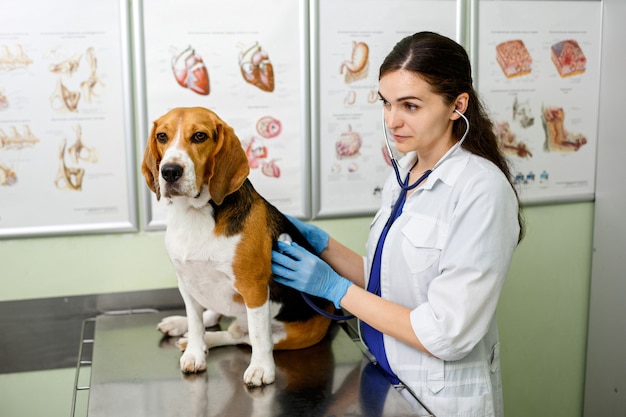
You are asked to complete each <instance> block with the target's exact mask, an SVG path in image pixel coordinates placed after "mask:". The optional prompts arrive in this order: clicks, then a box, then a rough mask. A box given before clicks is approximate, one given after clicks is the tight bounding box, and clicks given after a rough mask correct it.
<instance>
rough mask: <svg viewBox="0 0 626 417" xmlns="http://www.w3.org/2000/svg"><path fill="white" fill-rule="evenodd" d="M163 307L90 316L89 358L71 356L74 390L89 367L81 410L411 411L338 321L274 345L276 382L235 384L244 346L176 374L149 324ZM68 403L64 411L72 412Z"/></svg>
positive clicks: (170, 348) (154, 414)
mask: <svg viewBox="0 0 626 417" xmlns="http://www.w3.org/2000/svg"><path fill="white" fill-rule="evenodd" d="M171 314H172V312H171V311H170V312H167V313H163V312H147V313H144V314H123V315H101V316H98V317H97V318H96V319H95V320H93V323H94V324H93V326H95V327H94V333H93V334H94V336H93V357H92V360H91V362H88V361H84V360H83V361H82V363H81V362H80V361H81V359H82V358H79V366H78V367H77V378H76V381H77V387H75V388H76V389H77V390H75V396H76V394H78V395H80V390H81V387H80V386H79V385H81V382H80V380H81V379H86V378H85V374H87V373H89V374H90V382H88V385H89V387H82V389H84V390H86V391H88V405H87V406H85V408H86V414H87V415H88V416H89V417H109V416H115V417H124V416H132V417H141V416H149V417H159V416H168V417H171V416H186V417H190V416H206V417H209V416H228V417H244V416H259V417H260V416H264V417H265V416H267V417H269V416H290V417H291V416H299V417H300V416H372V417H373V416H389V417H391V416H393V417H398V416H416V415H418V414H417V413H416V412H415V411H414V410H413V409H412V407H411V406H410V404H409V403H408V402H407V401H406V400H405V399H404V398H403V397H402V395H401V394H400V393H399V392H398V391H396V389H395V388H394V387H393V386H392V385H390V384H389V383H388V382H387V380H386V379H385V378H384V376H383V375H382V374H381V373H380V372H379V371H378V370H377V369H376V368H375V367H374V366H373V365H372V364H371V363H370V361H369V360H368V359H367V357H366V356H365V355H364V353H363V352H362V351H361V349H360V348H359V346H358V345H357V344H356V343H355V341H354V340H353V339H352V338H351V337H350V336H349V335H348V333H347V332H346V330H345V329H344V327H343V326H342V325H340V324H335V325H333V326H331V328H330V330H329V333H328V335H327V336H326V338H325V339H324V340H322V341H321V342H320V343H318V344H317V345H315V346H312V347H310V348H307V349H301V350H296V351H275V352H274V358H275V362H276V381H275V382H274V383H273V384H271V385H267V386H264V387H261V388H252V389H250V388H248V387H246V386H245V384H244V383H243V372H244V370H245V369H246V367H247V366H248V363H249V360H250V348H249V347H247V346H225V347H218V348H212V349H211V350H210V351H209V354H208V360H207V370H206V372H203V373H200V374H194V375H185V374H183V373H181V371H180V369H179V366H178V359H179V357H180V354H181V353H180V351H179V349H178V348H177V347H176V346H175V339H174V338H163V337H162V336H161V334H160V333H159V332H158V331H157V330H156V325H157V323H158V322H159V320H160V319H161V317H164V316H166V315H171ZM83 342H87V343H89V342H92V340H84V341H83ZM86 363H90V366H89V367H87V366H86V365H85V364H86ZM86 368H89V372H87V369H86ZM76 403H77V402H76V401H74V404H73V410H72V413H73V414H74V413H76V415H80V414H79V413H78V412H77V411H76Z"/></svg>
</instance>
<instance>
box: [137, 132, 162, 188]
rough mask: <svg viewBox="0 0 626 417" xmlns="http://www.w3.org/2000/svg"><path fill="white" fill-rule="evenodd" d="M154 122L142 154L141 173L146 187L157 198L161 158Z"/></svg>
mask: <svg viewBox="0 0 626 417" xmlns="http://www.w3.org/2000/svg"><path fill="white" fill-rule="evenodd" d="M155 128H156V122H155V123H154V125H153V126H152V131H151V132H150V136H148V140H147V145H146V150H145V151H144V154H143V162H142V163H141V173H142V174H143V176H144V178H145V179H146V184H147V185H148V188H150V190H152V192H153V193H155V194H156V198H157V200H160V199H161V188H160V187H159V164H160V163H161V160H160V158H159V153H158V151H157V148H156V139H155V137H154V135H155V132H154V129H155Z"/></svg>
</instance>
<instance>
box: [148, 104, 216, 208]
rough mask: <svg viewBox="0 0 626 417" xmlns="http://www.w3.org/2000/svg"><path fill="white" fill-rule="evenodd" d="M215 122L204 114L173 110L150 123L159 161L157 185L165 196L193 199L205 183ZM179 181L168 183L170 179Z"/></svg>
mask: <svg viewBox="0 0 626 417" xmlns="http://www.w3.org/2000/svg"><path fill="white" fill-rule="evenodd" d="M216 129H217V126H216V120H215V118H214V117H213V115H212V114H211V113H209V112H208V111H201V110H198V111H189V110H187V111H182V110H180V109H174V110H172V111H170V112H169V113H167V114H165V115H164V116H162V117H160V118H159V119H157V120H156V121H155V122H154V127H153V129H152V136H151V138H150V140H152V141H154V145H155V147H156V149H157V153H158V155H159V157H158V158H157V160H160V164H159V186H160V188H161V194H162V195H163V196H165V197H174V196H187V197H195V196H197V195H198V194H199V193H200V190H201V188H202V185H203V184H204V183H205V182H206V175H207V172H209V171H210V170H211V169H212V164H211V161H212V160H213V158H212V156H213V155H214V154H215V153H216V151H217V149H216V144H217V141H216ZM178 175H180V178H179V179H177V180H175V181H172V176H174V177H175V176H178Z"/></svg>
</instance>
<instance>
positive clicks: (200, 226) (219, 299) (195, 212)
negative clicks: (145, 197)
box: [165, 203, 243, 314]
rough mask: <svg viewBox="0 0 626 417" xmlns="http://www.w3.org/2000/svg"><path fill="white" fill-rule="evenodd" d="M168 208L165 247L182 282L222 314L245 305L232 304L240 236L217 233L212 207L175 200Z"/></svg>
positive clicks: (212, 308)
mask: <svg viewBox="0 0 626 417" xmlns="http://www.w3.org/2000/svg"><path fill="white" fill-rule="evenodd" d="M168 209H169V212H168V222H167V223H168V224H167V230H166V232H165V246H166V249H167V252H168V254H169V257H170V259H171V261H172V263H173V265H174V268H175V270H176V274H177V276H178V279H179V280H180V283H179V284H182V285H184V286H185V287H186V288H187V290H188V293H189V294H190V295H192V296H193V297H194V298H195V299H196V301H198V302H199V303H200V304H201V305H202V306H203V307H205V308H209V309H211V310H213V311H216V312H219V313H222V314H229V313H230V314H234V313H235V312H234V311H233V309H236V310H239V309H240V308H243V306H241V305H237V304H236V303H233V296H234V295H235V293H236V291H235V289H234V281H235V277H234V273H233V268H232V262H233V259H234V256H235V251H236V248H237V244H238V243H239V240H240V237H239V236H233V237H220V236H215V235H214V233H213V230H214V228H215V223H214V220H213V217H212V215H211V210H212V208H211V206H205V207H203V208H200V209H196V208H189V207H182V206H181V205H178V204H176V203H174V204H172V205H170V206H169V207H168Z"/></svg>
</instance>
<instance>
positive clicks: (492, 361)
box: [489, 342, 500, 374]
mask: <svg viewBox="0 0 626 417" xmlns="http://www.w3.org/2000/svg"><path fill="white" fill-rule="evenodd" d="M489 370H490V371H491V373H492V374H495V373H496V372H498V370H500V343H499V342H498V343H496V344H495V345H493V347H492V348H491V356H490V358H489Z"/></svg>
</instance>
